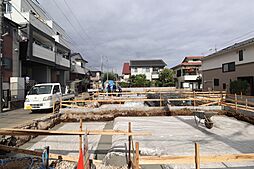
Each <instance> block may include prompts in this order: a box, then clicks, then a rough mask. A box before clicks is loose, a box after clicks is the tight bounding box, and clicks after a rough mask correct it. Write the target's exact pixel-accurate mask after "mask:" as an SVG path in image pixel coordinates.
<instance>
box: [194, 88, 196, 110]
mask: <svg viewBox="0 0 254 169" xmlns="http://www.w3.org/2000/svg"><path fill="white" fill-rule="evenodd" d="M193 98H194V100H193V106H196V100H195V91H193Z"/></svg>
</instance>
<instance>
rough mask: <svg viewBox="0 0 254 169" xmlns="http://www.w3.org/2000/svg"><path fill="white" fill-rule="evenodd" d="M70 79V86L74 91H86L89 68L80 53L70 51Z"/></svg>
mask: <svg viewBox="0 0 254 169" xmlns="http://www.w3.org/2000/svg"><path fill="white" fill-rule="evenodd" d="M70 57H71V71H70V81H71V88H72V90H74V91H75V92H78V93H81V92H84V91H87V88H88V85H89V69H88V68H87V67H86V64H87V63H88V62H87V61H86V60H85V59H84V58H83V57H82V56H81V54H80V53H72V54H71V55H70Z"/></svg>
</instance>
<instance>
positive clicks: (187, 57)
mask: <svg viewBox="0 0 254 169" xmlns="http://www.w3.org/2000/svg"><path fill="white" fill-rule="evenodd" d="M203 57H204V56H186V57H185V58H184V59H183V61H182V63H183V62H187V61H188V60H190V59H199V60H201V59H202V58H203Z"/></svg>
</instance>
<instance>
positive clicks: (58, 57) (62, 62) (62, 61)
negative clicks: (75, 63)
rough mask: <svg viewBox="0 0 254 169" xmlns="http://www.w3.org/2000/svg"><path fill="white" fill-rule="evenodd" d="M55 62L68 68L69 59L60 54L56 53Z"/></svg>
mask: <svg viewBox="0 0 254 169" xmlns="http://www.w3.org/2000/svg"><path fill="white" fill-rule="evenodd" d="M56 64H58V65H61V66H64V67H68V68H70V60H68V59H66V58H64V57H63V55H61V54H56Z"/></svg>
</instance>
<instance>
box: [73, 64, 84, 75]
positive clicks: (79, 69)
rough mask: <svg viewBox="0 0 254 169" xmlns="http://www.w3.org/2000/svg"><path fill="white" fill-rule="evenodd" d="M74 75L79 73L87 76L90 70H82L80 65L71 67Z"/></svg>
mask: <svg viewBox="0 0 254 169" xmlns="http://www.w3.org/2000/svg"><path fill="white" fill-rule="evenodd" d="M71 70H72V73H78V74H86V73H87V72H88V70H87V69H86V68H82V67H81V66H79V65H71Z"/></svg>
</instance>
